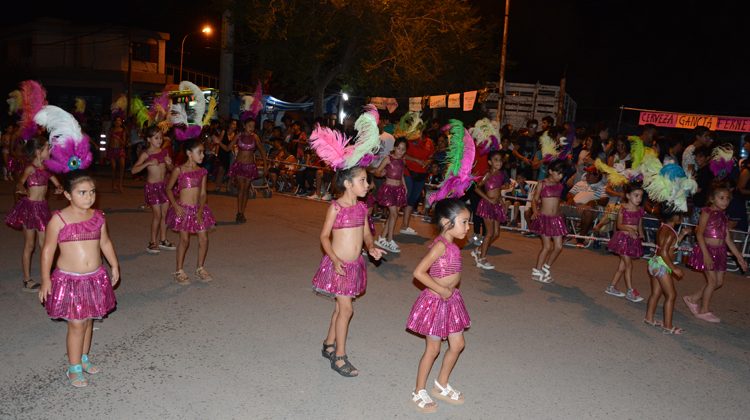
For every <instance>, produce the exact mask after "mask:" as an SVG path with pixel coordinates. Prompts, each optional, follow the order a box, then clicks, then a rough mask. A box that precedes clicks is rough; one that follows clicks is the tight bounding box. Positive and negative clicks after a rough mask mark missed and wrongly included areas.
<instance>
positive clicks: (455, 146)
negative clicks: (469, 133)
mask: <svg viewBox="0 0 750 420" xmlns="http://www.w3.org/2000/svg"><path fill="white" fill-rule="evenodd" d="M448 123H449V124H450V126H451V128H450V130H449V132H448V136H449V138H450V145H449V146H448V150H447V152H446V154H445V162H446V163H447V164H448V169H447V171H446V174H445V177H446V178H447V177H450V176H454V175H458V171H459V170H460V169H461V160H462V158H463V155H464V132H465V130H464V123H462V122H461V121H459V120H450V121H448Z"/></svg>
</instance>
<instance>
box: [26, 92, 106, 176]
mask: <svg viewBox="0 0 750 420" xmlns="http://www.w3.org/2000/svg"><path fill="white" fill-rule="evenodd" d="M34 122H36V123H37V124H39V125H41V126H42V127H44V128H46V129H47V131H48V132H49V142H50V158H49V159H48V160H45V161H44V165H45V166H47V168H49V170H50V171H52V172H57V173H66V172H69V171H73V170H76V169H86V168H87V167H88V166H89V165H91V160H92V156H91V150H90V149H89V138H88V136H86V135H85V134H83V133H82V132H81V126H80V125H79V124H78V121H76V119H75V118H73V115H71V114H69V113H67V112H66V111H65V110H63V109H60V108H58V107H56V106H53V105H46V106H44V107H43V108H42V109H41V110H40V111H39V112H37V114H36V115H35V116H34Z"/></svg>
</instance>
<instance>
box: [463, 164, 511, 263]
mask: <svg viewBox="0 0 750 420" xmlns="http://www.w3.org/2000/svg"><path fill="white" fill-rule="evenodd" d="M487 161H488V162H489V166H490V169H489V171H488V172H487V174H486V175H485V176H484V178H482V180H481V181H480V182H479V188H477V189H476V190H475V191H476V193H477V194H478V195H479V196H480V197H481V200H480V201H479V205H477V215H478V216H480V217H481V218H483V219H484V224H485V225H486V226H487V236H485V238H484V241H482V245H480V246H479V247H477V248H476V249H475V250H473V251H471V256H472V257H474V262H476V264H477V267H479V268H483V269H485V270H492V269H494V268H495V266H494V265H492V264H490V263H489V262H488V261H487V250H488V249H489V248H490V245H492V242H494V241H495V240H496V239H497V237H498V236H499V235H500V224H501V223H505V221H506V220H507V219H508V216H507V214H508V209H507V208H506V207H505V202H504V201H503V198H502V197H501V196H500V190H501V188H502V187H503V186H505V185H506V184H507V183H508V179H507V178H506V176H505V173H504V172H503V171H502V169H503V155H502V153H501V152H500V151H497V150H496V151H494V152H490V153H489V154H488V155H487Z"/></svg>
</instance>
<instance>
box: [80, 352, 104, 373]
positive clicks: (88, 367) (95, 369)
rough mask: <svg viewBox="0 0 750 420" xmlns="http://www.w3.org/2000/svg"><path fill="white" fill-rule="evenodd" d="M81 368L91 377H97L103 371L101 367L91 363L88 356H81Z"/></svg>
mask: <svg viewBox="0 0 750 420" xmlns="http://www.w3.org/2000/svg"><path fill="white" fill-rule="evenodd" d="M81 367H83V371H84V372H86V373H88V374H89V375H95V374H97V373H99V372H100V371H101V369H99V366H95V365H94V364H92V363H91V361H90V360H89V355H88V354H82V355H81Z"/></svg>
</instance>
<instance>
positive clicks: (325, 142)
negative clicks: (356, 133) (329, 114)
mask: <svg viewBox="0 0 750 420" xmlns="http://www.w3.org/2000/svg"><path fill="white" fill-rule="evenodd" d="M350 140H351V139H349V138H347V137H346V135H345V134H344V133H342V132H340V131H337V130H332V129H330V128H328V127H321V126H320V125H316V126H315V129H314V130H313V132H312V134H311V135H310V145H311V146H312V148H313V149H314V150H315V153H317V154H318V157H320V158H321V159H323V160H324V161H325V162H327V163H328V164H329V165H331V168H333V169H340V168H342V167H343V166H344V162H346V158H348V157H349V156H350V155H351V154H352V151H353V148H352V147H351V146H347V144H349V141H350Z"/></svg>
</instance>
